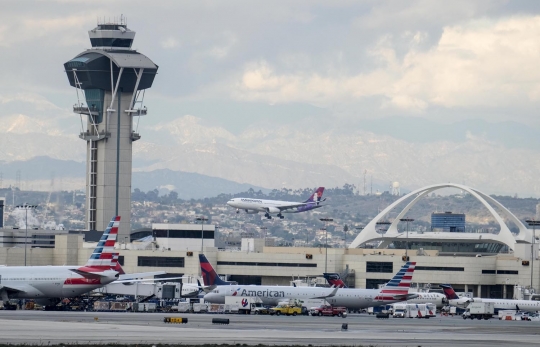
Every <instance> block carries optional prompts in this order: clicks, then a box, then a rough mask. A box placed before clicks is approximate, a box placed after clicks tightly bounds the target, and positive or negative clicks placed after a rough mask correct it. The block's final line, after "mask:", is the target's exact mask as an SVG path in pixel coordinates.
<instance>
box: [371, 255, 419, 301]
mask: <svg viewBox="0 0 540 347" xmlns="http://www.w3.org/2000/svg"><path fill="white" fill-rule="evenodd" d="M415 266H416V262H412V261H408V262H406V263H405V265H403V266H402V267H401V269H399V271H398V272H397V274H395V275H394V277H393V278H392V279H391V280H390V282H388V283H386V285H385V286H384V287H382V289H381V291H380V292H379V295H377V297H376V298H375V299H376V300H381V301H384V300H396V299H397V300H407V299H408V297H409V295H408V294H409V288H410V287H411V281H412V276H413V273H414V268H415Z"/></svg>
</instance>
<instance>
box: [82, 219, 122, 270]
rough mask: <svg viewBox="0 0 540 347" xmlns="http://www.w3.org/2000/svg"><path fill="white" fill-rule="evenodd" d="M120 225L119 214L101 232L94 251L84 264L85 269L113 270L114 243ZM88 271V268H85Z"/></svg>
mask: <svg viewBox="0 0 540 347" xmlns="http://www.w3.org/2000/svg"><path fill="white" fill-rule="evenodd" d="M119 225H120V216H115V217H113V218H112V220H111V222H110V223H109V225H108V226H107V229H105V231H104V232H103V235H102V236H101V239H100V240H99V242H98V244H97V246H96V248H95V249H94V252H92V255H91V256H90V259H88V261H87V262H86V265H85V266H84V267H85V269H89V268H91V269H93V270H94V271H100V270H101V271H103V270H114V266H115V262H114V261H113V254H115V253H116V252H115V250H114V245H115V243H116V238H117V236H118V226H119ZM85 271H88V270H85Z"/></svg>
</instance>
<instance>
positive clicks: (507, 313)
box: [498, 310, 521, 320]
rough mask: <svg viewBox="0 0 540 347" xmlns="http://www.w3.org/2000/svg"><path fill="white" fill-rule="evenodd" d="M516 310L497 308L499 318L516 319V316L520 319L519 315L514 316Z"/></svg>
mask: <svg viewBox="0 0 540 347" xmlns="http://www.w3.org/2000/svg"><path fill="white" fill-rule="evenodd" d="M516 312H517V311H516V310H499V312H498V314H499V320H517V319H516V318H519V319H520V320H521V317H519V316H517V317H516Z"/></svg>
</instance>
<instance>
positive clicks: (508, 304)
mask: <svg viewBox="0 0 540 347" xmlns="http://www.w3.org/2000/svg"><path fill="white" fill-rule="evenodd" d="M439 286H440V287H442V289H443V292H444V294H445V295H446V297H447V298H448V304H449V305H450V306H456V307H460V308H466V307H467V306H468V305H469V304H470V303H471V302H492V303H493V304H494V307H495V311H498V310H518V311H528V312H537V311H540V301H535V300H513V299H486V298H468V297H459V296H458V295H457V294H456V292H455V291H454V289H453V288H452V286H451V285H449V284H440V285H439Z"/></svg>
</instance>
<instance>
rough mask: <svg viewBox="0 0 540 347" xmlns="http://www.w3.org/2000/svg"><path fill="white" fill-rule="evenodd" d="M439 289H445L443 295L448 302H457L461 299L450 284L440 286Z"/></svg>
mask: <svg viewBox="0 0 540 347" xmlns="http://www.w3.org/2000/svg"><path fill="white" fill-rule="evenodd" d="M439 287H441V288H442V289H443V293H444V295H445V296H446V298H447V299H448V300H456V299H459V296H458V295H457V294H456V292H455V291H454V288H452V286H451V285H449V284H439Z"/></svg>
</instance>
